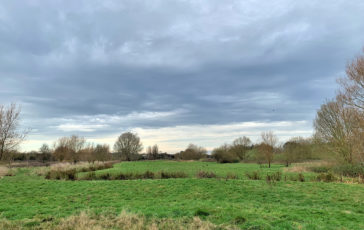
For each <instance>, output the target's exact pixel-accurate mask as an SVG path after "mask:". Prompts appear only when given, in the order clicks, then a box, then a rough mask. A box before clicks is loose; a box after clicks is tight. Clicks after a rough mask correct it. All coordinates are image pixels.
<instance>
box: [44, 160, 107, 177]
mask: <svg viewBox="0 0 364 230" xmlns="http://www.w3.org/2000/svg"><path fill="white" fill-rule="evenodd" d="M112 166H113V162H105V163H104V162H95V163H80V164H75V165H72V164H69V163H62V164H56V165H53V166H51V167H49V169H48V170H45V171H43V172H41V173H44V174H45V178H46V179H53V180H76V179H77V173H79V172H94V171H97V170H102V169H108V168H112Z"/></svg>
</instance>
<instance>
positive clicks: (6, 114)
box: [0, 104, 27, 161]
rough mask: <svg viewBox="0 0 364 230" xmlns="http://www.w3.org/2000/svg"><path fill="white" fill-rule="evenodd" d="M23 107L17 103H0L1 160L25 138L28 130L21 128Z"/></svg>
mask: <svg viewBox="0 0 364 230" xmlns="http://www.w3.org/2000/svg"><path fill="white" fill-rule="evenodd" d="M20 112H21V109H20V107H19V106H17V105H16V104H11V105H10V106H7V107H6V106H3V105H0V161H1V160H2V159H3V158H4V155H5V153H10V152H11V151H14V150H15V149H16V148H17V147H18V146H19V144H20V143H21V142H22V141H23V140H24V139H25V137H26V134H27V131H20V130H19V121H20Z"/></svg>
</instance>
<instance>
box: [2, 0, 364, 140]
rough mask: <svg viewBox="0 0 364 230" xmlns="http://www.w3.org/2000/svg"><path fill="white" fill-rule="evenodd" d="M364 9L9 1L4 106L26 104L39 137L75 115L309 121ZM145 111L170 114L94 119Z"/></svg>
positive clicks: (177, 121) (360, 41) (330, 89)
mask: <svg viewBox="0 0 364 230" xmlns="http://www.w3.org/2000/svg"><path fill="white" fill-rule="evenodd" d="M363 11H364V3H363V1H361V0H354V1H350V2H347V1H344V0H337V1H328V0H326V1H320V2H306V1H303V2H297V1H289V0H281V1H272V2H259V1H229V2H221V1H217V0H215V1H209V2H205V1H196V0H191V1H149V0H148V1H146V0H145V1H143V0H137V1H135V0H129V1H105V0H104V1H96V0H95V1H89V0H87V1H86V0H85V1H77V2H74V1H67V2H64V1H27V2H24V1H6V2H2V3H0V79H1V80H0V81H1V84H0V103H9V102H11V101H17V102H19V103H21V104H22V105H23V112H24V114H23V115H24V123H25V125H28V126H31V127H32V128H34V129H35V130H37V135H38V134H39V135H41V133H45V134H51V133H52V134H53V135H57V132H59V131H62V129H57V127H61V128H62V127H63V128H64V127H66V128H64V129H63V131H65V132H66V131H67V130H68V131H70V132H71V131H73V128H74V129H77V126H75V125H74V123H75V122H76V123H77V122H79V123H80V124H78V125H81V126H79V129H80V132H82V131H86V132H91V133H95V134H100V133H105V134H107V133H110V132H112V130H113V129H115V127H123V128H124V129H128V128H132V127H153V128H156V127H168V126H177V125H190V124H225V123H231V122H245V121H282V120H285V121H297V120H306V121H310V120H312V119H313V117H314V113H315V110H316V109H317V108H318V107H319V105H320V103H321V102H322V101H324V99H325V98H327V97H331V96H333V93H334V90H335V87H336V83H335V78H337V77H339V76H340V74H342V73H343V70H344V69H345V64H346V63H347V61H348V60H349V59H350V58H352V57H353V56H354V55H355V54H357V53H358V52H359V50H360V49H361V47H362V46H363V45H364V36H363V35H364V34H363V31H364V20H363V16H362V15H363V14H362V12H363ZM173 111H183V113H176V114H173ZM146 112H147V113H148V112H150V113H153V112H155V113H172V115H171V116H169V117H168V118H166V117H160V118H158V119H152V120H150V119H136V120H133V121H131V120H127V121H125V120H124V121H122V122H121V121H119V122H117V123H112V122H111V123H110V122H109V123H108V124H106V125H105V124H102V123H100V122H93V121H90V120H89V119H91V120H92V118H93V117H97V116H103V115H105V116H106V117H107V118H109V119H111V117H113V116H119V117H126V116H128V115H129V114H133V113H134V114H142V113H146ZM81 117H82V118H83V119H84V120H83V123H82V122H80V120H79V118H81ZM62 119H71V120H72V119H73V120H72V122H73V123H72V122H68V123H67V121H65V120H62ZM111 124H112V125H111ZM85 127H86V128H85ZM87 127H91V128H87ZM92 127H93V128H92Z"/></svg>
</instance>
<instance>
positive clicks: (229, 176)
mask: <svg viewBox="0 0 364 230" xmlns="http://www.w3.org/2000/svg"><path fill="white" fill-rule="evenodd" d="M225 179H226V180H237V179H239V177H238V175H236V174H235V173H228V174H226V177H225Z"/></svg>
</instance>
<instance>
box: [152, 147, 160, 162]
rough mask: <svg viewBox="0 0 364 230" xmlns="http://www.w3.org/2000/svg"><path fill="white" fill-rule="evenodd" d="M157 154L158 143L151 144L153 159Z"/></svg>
mask: <svg viewBox="0 0 364 230" xmlns="http://www.w3.org/2000/svg"><path fill="white" fill-rule="evenodd" d="M158 154H159V147H158V145H153V147H152V156H153V159H157V158H158Z"/></svg>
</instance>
